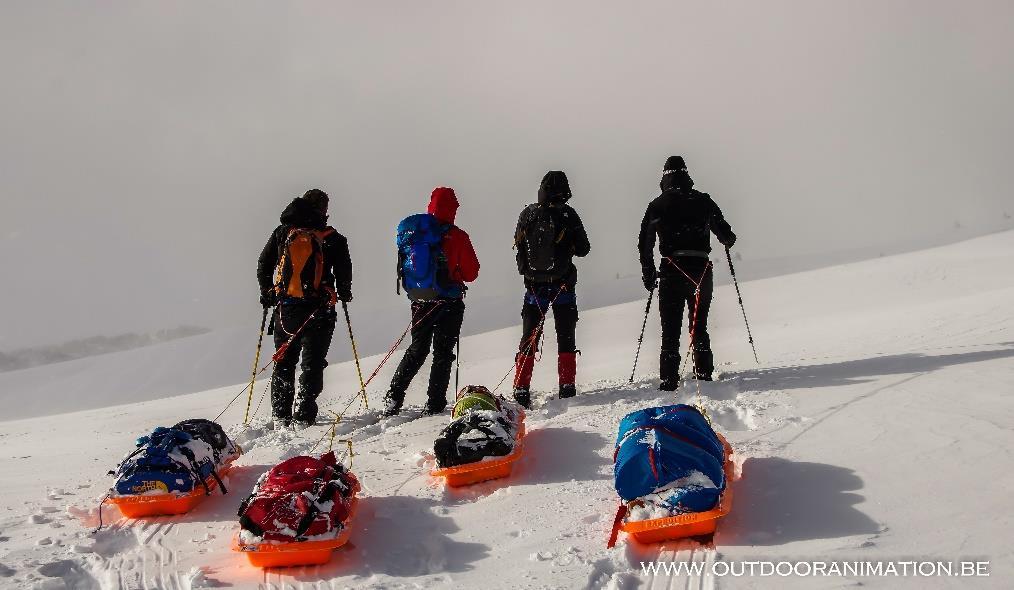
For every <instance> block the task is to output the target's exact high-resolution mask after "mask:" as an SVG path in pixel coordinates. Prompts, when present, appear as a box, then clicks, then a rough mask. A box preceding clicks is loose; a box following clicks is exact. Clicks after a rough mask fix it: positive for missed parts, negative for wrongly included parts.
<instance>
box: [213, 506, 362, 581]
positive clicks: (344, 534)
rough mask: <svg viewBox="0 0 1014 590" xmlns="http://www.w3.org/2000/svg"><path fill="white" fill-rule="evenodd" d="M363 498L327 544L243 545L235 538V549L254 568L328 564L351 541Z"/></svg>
mask: <svg viewBox="0 0 1014 590" xmlns="http://www.w3.org/2000/svg"><path fill="white" fill-rule="evenodd" d="M358 503H359V499H358V498H356V497H353V498H352V502H351V504H350V506H349V518H348V520H347V521H345V528H343V529H342V531H341V532H340V533H338V536H337V537H335V538H334V539H328V540H326V541H293V542H291V543H255V544H250V545H245V544H243V543H242V542H241V541H240V539H239V535H238V534H237V535H236V537H235V538H234V539H233V544H232V550H233V551H238V552H240V553H244V554H245V555H246V556H247V559H249V560H250V565H252V566H254V567H262V568H263V567H298V566H304V565H324V564H325V563H327V562H329V561H331V554H332V553H333V552H334V550H335V549H338V548H339V547H341V546H343V545H345V544H346V543H348V542H349V537H350V536H352V529H351V528H350V527H349V525H350V524H351V523H352V518H353V517H354V516H355V513H356V505H357V504H358Z"/></svg>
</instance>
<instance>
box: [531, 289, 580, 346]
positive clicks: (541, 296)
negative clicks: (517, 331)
mask: <svg viewBox="0 0 1014 590" xmlns="http://www.w3.org/2000/svg"><path fill="white" fill-rule="evenodd" d="M558 290H559V287H557V286H553V287H551V288H540V287H535V288H532V289H529V290H528V291H527V292H526V294H525V302H524V304H523V305H522V306H521V326H522V327H521V343H520V344H519V346H518V352H520V353H522V354H535V353H536V352H537V351H538V350H539V340H541V337H542V332H541V330H539V328H540V326H539V324H540V323H542V327H545V323H544V322H543V321H542V318H543V315H547V314H549V307H550V304H552V308H553V323H554V324H555V326H556V350H557V352H576V351H577V337H576V336H575V333H576V331H577V320H578V314H577V299H576V298H575V296H574V290H573V288H570V289H567V290H564V291H562V292H560V294H559V295H557V291H558ZM554 297H555V300H554ZM537 330H538V333H536V331H537Z"/></svg>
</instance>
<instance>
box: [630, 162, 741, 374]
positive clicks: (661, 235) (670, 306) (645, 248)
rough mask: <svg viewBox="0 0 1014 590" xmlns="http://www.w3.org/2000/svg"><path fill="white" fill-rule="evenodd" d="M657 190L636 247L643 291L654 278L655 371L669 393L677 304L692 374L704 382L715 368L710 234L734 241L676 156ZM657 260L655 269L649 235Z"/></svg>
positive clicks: (675, 368)
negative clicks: (658, 340) (658, 341)
mask: <svg viewBox="0 0 1014 590" xmlns="http://www.w3.org/2000/svg"><path fill="white" fill-rule="evenodd" d="M660 185H661V188H662V194H661V195H660V196H658V197H657V198H656V199H655V200H653V201H652V202H651V203H649V204H648V209H647V210H646V211H645V212H644V219H643V220H642V221H641V233H640V235H639V236H638V239H637V249H638V251H639V253H640V258H641V276H642V279H643V281H644V288H645V289H648V290H649V291H651V290H653V289H654V288H655V283H656V281H657V282H658V307H659V314H660V315H661V318H662V351H661V355H660V365H659V372H660V377H661V380H662V384H661V385H660V389H662V390H663V391H674V390H675V389H676V388H677V387H678V386H679V366H680V352H679V347H680V330H681V329H682V326H683V308H684V307H686V308H687V310H688V321H689V324H690V326H689V332H690V334H691V340H692V342H691V344H692V351H693V361H694V377H695V378H696V379H700V380H704V381H710V380H711V374H712V373H713V372H714V370H715V363H714V356H713V354H712V352H711V337H710V336H709V334H708V309H709V308H710V307H711V296H712V290H713V277H712V264H711V261H710V260H709V258H708V257H709V255H710V254H711V234H712V233H714V234H715V237H717V238H718V241H719V242H721V243H722V244H723V245H724V246H725V247H726V248H731V247H732V245H733V244H735V243H736V234H734V233H733V232H732V228H731V227H730V226H729V223H728V222H727V221H726V220H725V217H724V216H723V215H722V210H721V209H719V208H718V205H717V204H716V203H715V201H713V200H712V199H711V196H710V195H708V194H707V193H702V192H700V191H698V190H695V189H694V188H693V186H694V181H693V180H692V179H691V178H690V174H688V173H687V166H686V163H685V162H684V161H683V158H682V157H680V156H672V157H670V158H669V159H667V160H666V162H665V168H664V169H663V171H662V182H661V183H660ZM656 236H658V242H659V245H658V249H659V254H660V255H661V262H660V265H659V268H658V270H656V267H655V237H656Z"/></svg>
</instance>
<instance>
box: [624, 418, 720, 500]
mask: <svg viewBox="0 0 1014 590" xmlns="http://www.w3.org/2000/svg"><path fill="white" fill-rule="evenodd" d="M724 462H725V449H724V447H723V445H722V442H721V441H720V440H719V439H718V435H717V434H715V431H714V430H712V428H711V425H709V424H708V421H707V419H706V418H705V417H704V416H703V415H702V414H701V413H700V411H698V410H697V408H695V407H693V406H688V405H686V404H677V405H673V406H663V407H658V408H646V409H644V410H638V411H636V412H632V413H630V414H627V415H626V416H624V418H623V420H621V421H620V429H619V434H618V435H617V438H616V460H615V464H614V465H613V475H614V477H615V484H616V492H617V493H618V494H619V495H620V497H621V498H623V499H624V500H626V501H628V502H629V501H631V500H634V499H636V498H640V497H641V496H645V495H648V494H651V493H653V492H655V490H657V489H659V488H663V487H665V486H667V485H669V484H672V483H674V482H677V480H681V479H684V478H689V479H686V480H685V481H687V482H689V483H688V484H687V485H685V486H674V487H672V488H670V489H668V490H667V491H666V493H668V494H669V496H668V497H667V498H666V499H665V502H666V504H669V505H670V506H671V507H672V508H674V509H678V510H679V511H681V512H702V511H705V510H710V509H712V508H714V507H715V505H716V504H717V503H718V499H719V497H720V496H721V494H722V491H723V490H724V489H725V471H724ZM693 472H699V473H701V474H703V475H704V476H706V477H707V478H708V479H710V480H711V482H712V483H713V484H714V485H715V487H709V486H703V485H700V484H699V482H700V481H701V480H700V478H699V477H697V476H696V475H694V473H693ZM692 475H693V477H691V476H692ZM694 482H698V483H694Z"/></svg>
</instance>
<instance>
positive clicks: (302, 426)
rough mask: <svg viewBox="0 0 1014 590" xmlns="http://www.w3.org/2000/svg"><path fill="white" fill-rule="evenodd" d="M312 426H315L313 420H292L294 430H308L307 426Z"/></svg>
mask: <svg viewBox="0 0 1014 590" xmlns="http://www.w3.org/2000/svg"><path fill="white" fill-rule="evenodd" d="M311 426H313V422H306V421H303V420H293V421H292V429H293V430H306V429H307V428H309V427H311Z"/></svg>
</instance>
